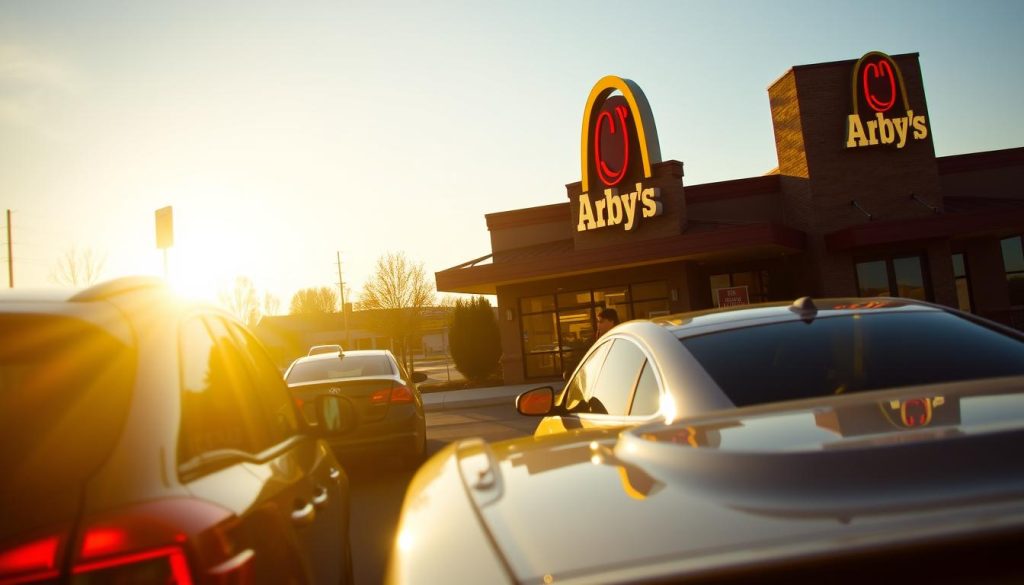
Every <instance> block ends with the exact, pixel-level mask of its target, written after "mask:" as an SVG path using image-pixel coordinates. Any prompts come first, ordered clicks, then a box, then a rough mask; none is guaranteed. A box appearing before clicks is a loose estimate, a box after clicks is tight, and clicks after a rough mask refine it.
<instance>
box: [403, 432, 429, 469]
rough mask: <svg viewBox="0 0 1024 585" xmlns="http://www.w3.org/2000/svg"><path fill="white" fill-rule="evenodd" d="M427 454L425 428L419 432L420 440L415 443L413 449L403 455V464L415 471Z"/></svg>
mask: <svg viewBox="0 0 1024 585" xmlns="http://www.w3.org/2000/svg"><path fill="white" fill-rule="evenodd" d="M426 456H427V429H426V428H424V429H423V430H422V432H420V434H419V438H418V440H417V441H416V442H415V443H414V444H413V448H412V450H411V451H409V452H408V453H406V454H405V455H404V456H403V457H402V466H403V467H405V468H406V469H411V470H413V471H415V470H416V469H418V468H419V466H420V464H422V463H423V460H424V459H425V458H426Z"/></svg>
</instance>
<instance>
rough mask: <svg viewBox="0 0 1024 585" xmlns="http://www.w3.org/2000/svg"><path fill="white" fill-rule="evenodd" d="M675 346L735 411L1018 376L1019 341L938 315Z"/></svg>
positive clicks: (833, 321) (775, 330) (756, 329)
mask: <svg viewBox="0 0 1024 585" xmlns="http://www.w3.org/2000/svg"><path fill="white" fill-rule="evenodd" d="M681 342H682V344H683V346H684V347H686V349H687V350H688V351H690V353H692V354H693V356H694V357H695V358H696V359H697V361H698V362H700V364H701V366H703V367H704V369H705V370H707V372H708V374H710V375H711V377H712V378H713V379H714V381H715V383H717V384H718V385H719V387H721V389H722V390H723V391H724V392H725V394H726V395H727V396H728V397H729V399H730V400H732V402H733V403H734V404H736V405H737V406H744V405H748V404H760V403H766V402H775V401H780V400H793V399H799V398H809V397H815V396H826V395H832V394H844V393H851V392H859V391H864V390H874V389H880V388H891V387H897V386H910V385H918V384H933V383H940V382H953V381H958V380H970V379H975V378H991V377H996V376H1012V375H1019V374H1024V342H1021V341H1020V340H1018V339H1016V338H1013V337H1010V336H1009V335H1005V334H1003V333H1001V332H998V331H996V330H994V329H989V328H987V327H983V326H981V325H978V324H976V323H973V322H971V321H968V320H966V319H963V318H961V317H958V316H956V315H954V314H952V313H945V312H938V311H913V312H909V311H908V312H893V313H875V314H855V315H840V316H834V317H823V318H818V319H815V320H813V321H811V322H810V323H804V322H803V321H788V322H784V323H772V324H767V325H759V326H753V327H745V328H742V329H732V330H728V331H721V332H716V333H710V334H706V335H701V336H698V337H691V338H683V339H682V340H681Z"/></svg>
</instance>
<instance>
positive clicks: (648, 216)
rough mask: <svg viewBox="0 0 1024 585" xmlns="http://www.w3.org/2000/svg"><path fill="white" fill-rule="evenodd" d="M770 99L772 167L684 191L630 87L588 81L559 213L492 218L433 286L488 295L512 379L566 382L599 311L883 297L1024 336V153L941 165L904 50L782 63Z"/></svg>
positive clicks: (914, 59)
mask: <svg viewBox="0 0 1024 585" xmlns="http://www.w3.org/2000/svg"><path fill="white" fill-rule="evenodd" d="M768 98H769V100H770V104H771V115H772V122H773V125H774V131H775V144H776V150H777V153H778V168H777V169H774V170H770V171H768V169H766V171H768V172H767V173H766V174H764V175H761V176H755V177H739V178H736V179H734V180H728V181H721V182H717V183H706V184H699V185H687V184H685V181H684V172H683V163H682V162H680V161H677V160H672V159H670V158H667V159H665V158H662V153H661V152H660V147H659V143H658V133H657V129H656V126H655V120H654V117H653V114H652V110H651V106H650V104H649V103H648V101H647V97H646V96H645V95H644V94H643V92H642V91H641V89H640V87H639V86H638V85H637V84H636V83H634V82H632V81H630V80H627V79H622V78H618V77H614V76H609V77H605V78H603V79H601V80H600V81H598V83H597V84H596V85H595V86H594V88H593V90H592V91H591V93H590V95H589V97H588V99H587V102H586V106H585V108H584V112H583V124H582V135H581V140H580V161H581V166H580V172H581V177H580V178H579V180H577V181H575V182H572V183H569V184H568V185H566V195H567V200H566V201H561V202H554V203H552V204H551V205H544V206H540V207H531V208H526V209H516V210H511V211H501V212H497V213H490V214H487V215H486V221H487V229H488V230H489V231H490V237H491V251H490V253H489V254H487V255H486V256H483V257H481V258H477V259H474V260H469V261H467V262H465V263H463V264H460V265H458V266H455V267H452V268H449V269H447V270H442V271H440V272H437V273H436V274H435V278H436V282H437V288H438V290H440V291H448V292H460V293H478V294H490V295H497V299H498V315H499V326H500V329H501V338H502V348H503V356H502V369H503V374H504V378H505V381H506V383H518V382H523V381H526V380H530V379H539V378H550V377H553V376H559V375H560V374H561V371H562V364H563V361H564V360H566V359H568V357H569V355H570V354H571V353H572V352H573V351H574V350H575V348H577V347H579V346H580V345H581V344H584V343H587V342H588V341H589V340H590V339H592V338H593V335H594V330H595V316H596V313H597V312H598V311H600V310H601V309H602V308H605V307H612V308H615V309H616V310H617V311H618V313H619V315H620V316H621V317H622V318H623V320H626V319H635V318H647V317H651V316H657V315H664V314H669V313H676V312H681V311H690V310H698V309H707V308H711V307H716V306H727V305H740V304H747V303H758V302H764V301H782V300H792V299H795V298H797V297H799V296H803V295H811V296H814V297H839V296H842V297H875V296H889V295H893V296H902V297H910V298H917V299H922V300H927V301H931V302H935V303H940V304H944V305H949V306H952V307H959V308H960V309H962V310H965V311H970V312H973V313H976V314H979V315H982V316H985V317H988V318H990V319H993V320H996V321H1000V322H1003V323H1007V324H1010V325H1013V326H1016V327H1018V328H1024V251H1022V238H1021V236H1022V235H1024V148H1014V149H1008V150H999V151H988V152H978V153H970V154H961V155H956V156H946V157H936V156H935V150H934V147H933V144H932V120H931V118H930V116H929V114H928V106H927V102H926V99H925V88H924V84H923V81H922V74H921V67H920V62H919V59H918V55H917V54H916V53H912V54H902V55H893V56H889V55H886V54H883V53H879V52H872V53H868V54H866V55H864V56H863V57H861V58H860V59H851V60H848V61H838V62H831V63H818V64H812V65H799V66H794V67H792V68H791V69H790V70H789V71H787V72H786V73H785V74H784V75H783V76H782V77H780V78H779V79H778V80H776V81H775V82H774V83H772V85H771V86H770V87H769V88H768Z"/></svg>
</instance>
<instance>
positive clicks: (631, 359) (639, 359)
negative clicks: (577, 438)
mask: <svg viewBox="0 0 1024 585" xmlns="http://www.w3.org/2000/svg"><path fill="white" fill-rule="evenodd" d="M646 361H647V358H646V355H645V354H644V352H643V351H642V350H641V349H640V347H639V346H638V345H637V344H636V343H635V342H634V341H632V340H631V339H628V338H624V337H616V338H612V339H608V340H606V341H603V342H601V343H600V345H598V346H595V348H594V349H593V350H592V351H591V352H590V353H589V355H587V357H586V358H585V359H584V362H583V364H582V365H581V366H580V367H579V368H578V369H577V370H576V373H575V374H574V375H573V377H572V379H570V380H569V383H568V384H566V387H565V389H564V390H563V392H562V395H561V397H560V398H559V401H558V404H559V405H561V406H562V407H563V408H564V409H565V411H567V412H566V414H563V415H560V416H551V417H545V418H544V419H543V420H542V421H541V423H540V424H539V425H538V426H537V430H536V431H535V432H534V434H535V435H544V434H551V433H558V432H564V431H566V430H568V429H574V428H592V427H615V426H621V425H625V424H635V423H636V422H639V421H640V420H643V419H647V418H651V417H652V415H651V414H650V413H646V412H645V413H643V414H641V411H643V410H647V409H648V407H647V406H646V405H645V406H643V407H638V411H637V413H636V414H631V409H632V402H633V397H634V393H635V390H636V388H637V381H638V380H639V379H640V377H641V373H642V372H643V370H644V365H645V363H646ZM647 392H649V387H645V399H649V397H647V396H646V393H647Z"/></svg>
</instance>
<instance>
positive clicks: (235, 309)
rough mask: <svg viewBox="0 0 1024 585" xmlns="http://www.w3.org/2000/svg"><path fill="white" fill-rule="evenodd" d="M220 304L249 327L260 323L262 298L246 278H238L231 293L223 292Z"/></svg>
mask: <svg viewBox="0 0 1024 585" xmlns="http://www.w3.org/2000/svg"><path fill="white" fill-rule="evenodd" d="M219 297H220V302H221V304H222V305H224V307H225V308H226V309H227V310H228V311H230V312H231V313H232V314H233V315H235V316H236V317H238V319H239V320H240V321H242V322H243V323H245V324H246V325H247V326H249V327H255V326H256V324H257V323H259V321H260V316H261V314H260V297H259V294H258V293H257V292H256V286H255V285H253V283H252V280H250V279H249V278H248V277H246V276H236V277H235V286H234V288H232V289H231V290H230V291H221V293H220V295H219Z"/></svg>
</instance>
